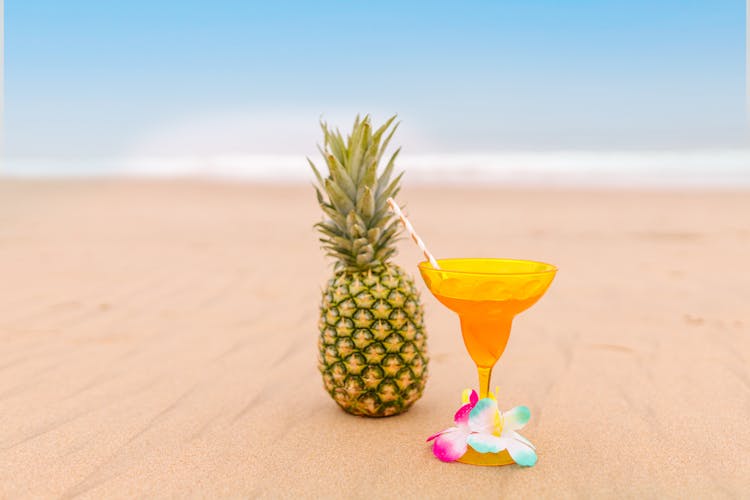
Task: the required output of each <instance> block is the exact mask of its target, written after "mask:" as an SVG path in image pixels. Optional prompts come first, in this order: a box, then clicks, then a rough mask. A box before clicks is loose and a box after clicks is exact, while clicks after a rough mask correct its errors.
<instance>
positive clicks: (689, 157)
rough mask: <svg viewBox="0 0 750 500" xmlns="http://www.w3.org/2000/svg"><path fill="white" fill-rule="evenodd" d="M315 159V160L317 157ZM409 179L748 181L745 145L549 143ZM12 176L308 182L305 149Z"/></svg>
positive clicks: (27, 164) (424, 161) (445, 160)
mask: <svg viewBox="0 0 750 500" xmlns="http://www.w3.org/2000/svg"><path fill="white" fill-rule="evenodd" d="M313 160H314V161H318V163H319V166H323V165H322V161H321V160H319V159H316V158H313ZM398 168H399V169H402V170H406V172H407V174H406V177H405V181H406V182H409V183H439V184H456V183H460V184H488V183H489V184H509V185H552V186H554V185H565V186H575V185H583V186H587V185H615V186H619V185H636V186H638V185H666V186H697V187H701V186H729V187H731V186H736V185H742V186H750V149H748V150H744V149H743V150H693V151H687V150H680V151H618V152H611V151H610V152H605V151H548V152H504V153H471V154H426V155H411V156H408V155H404V156H403V157H400V158H399V162H398ZM0 172H3V173H4V174H6V175H11V176H16V177H71V176H76V177H80V176H125V177H162V178H172V177H197V178H209V179H225V180H246V181H259V182H292V183H298V182H308V181H311V180H312V178H313V177H312V174H311V172H310V168H309V166H308V165H307V162H306V161H305V157H304V156H303V155H193V156H164V157H159V156H153V157H148V156H140V157H131V158H97V159H86V160H59V159H34V160H31V159H6V161H5V165H4V168H3V169H2V170H1V171H0Z"/></svg>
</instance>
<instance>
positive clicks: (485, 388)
mask: <svg viewBox="0 0 750 500" xmlns="http://www.w3.org/2000/svg"><path fill="white" fill-rule="evenodd" d="M477 371H478V372H479V398H480V399H481V398H486V397H487V396H488V395H489V393H490V378H491V377H492V367H491V366H490V367H489V368H484V367H480V366H478V367H477Z"/></svg>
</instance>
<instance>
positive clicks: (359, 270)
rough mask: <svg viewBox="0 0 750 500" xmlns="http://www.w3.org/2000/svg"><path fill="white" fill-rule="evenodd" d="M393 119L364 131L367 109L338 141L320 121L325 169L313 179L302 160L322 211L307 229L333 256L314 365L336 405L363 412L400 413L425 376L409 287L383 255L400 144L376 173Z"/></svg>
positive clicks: (418, 309)
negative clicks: (315, 232) (315, 231)
mask: <svg viewBox="0 0 750 500" xmlns="http://www.w3.org/2000/svg"><path fill="white" fill-rule="evenodd" d="M395 118H396V117H395V116H394V117H392V118H390V119H389V120H388V121H386V122H385V124H383V125H382V126H381V127H380V128H378V129H377V130H375V131H373V129H372V126H371V124H370V118H369V116H365V117H364V119H360V117H359V116H357V119H356V120H355V122H354V128H353V130H352V133H351V135H350V136H348V137H347V138H346V140H344V138H343V137H342V135H341V132H339V131H338V130H333V129H329V128H328V126H327V125H326V124H325V123H321V128H322V129H323V135H324V147H323V148H322V149H320V148H319V149H320V152H321V154H322V155H323V157H324V159H325V163H326V164H327V166H328V173H329V175H328V176H327V177H323V175H321V173H320V171H319V170H318V169H317V168H316V166H315V164H314V163H313V162H312V161H311V160H310V159H309V158H308V162H309V163H310V166H311V167H312V169H313V172H314V173H315V176H316V178H317V181H318V185H317V186H315V191H316V194H317V197H318V203H319V204H320V207H321V208H322V209H323V212H324V213H325V217H324V220H323V221H322V222H319V223H318V224H316V227H317V228H318V230H320V232H321V233H322V236H323V237H322V238H321V239H320V241H321V242H322V248H323V249H325V250H326V254H327V255H328V256H331V257H333V258H335V259H336V263H335V266H334V275H333V277H332V278H331V279H330V280H329V281H328V284H327V286H326V288H325V289H324V290H323V298H322V303H321V307H320V322H319V329H320V338H319V340H318V347H319V350H320V356H319V365H318V366H319V369H320V372H321V373H322V375H323V384H324V386H325V389H326V390H327V391H328V393H329V394H330V395H331V397H332V398H333V399H334V400H335V401H336V403H338V404H339V406H341V408H343V409H344V410H345V411H347V412H349V413H352V414H354V415H364V416H368V417H385V416H389V415H396V414H398V413H401V412H404V411H406V410H407V409H408V408H409V407H410V406H411V405H412V404H413V403H414V402H415V401H416V400H417V399H419V398H420V396H421V395H422V391H423V389H424V386H425V382H426V379H427V361H428V359H427V351H426V345H425V330H424V321H423V318H422V311H423V309H422V304H421V302H420V298H419V292H418V291H417V288H416V287H415V286H414V281H413V280H412V278H411V277H410V276H409V275H407V274H406V273H405V272H404V270H403V269H401V268H400V267H398V266H397V265H395V264H393V263H392V262H390V258H391V257H392V256H393V255H394V254H395V253H396V249H395V246H394V245H395V241H396V238H397V236H398V233H399V229H400V227H399V222H398V219H397V218H396V217H395V216H393V215H392V214H391V212H390V210H389V208H388V204H387V203H386V200H387V199H388V197H395V196H396V194H397V193H398V191H399V189H400V188H399V181H400V180H401V176H402V175H403V172H402V173H401V174H399V175H397V176H396V177H395V178H394V179H393V180H391V176H392V174H393V169H394V162H395V160H396V157H397V156H398V153H399V151H400V149H401V148H399V149H397V150H396V151H395V152H394V153H393V155H392V156H391V157H390V159H389V161H388V163H387V164H386V166H385V168H384V169H382V171H380V172H379V171H378V166H379V164H380V160H381V157H382V156H383V152H384V150H385V149H386V147H387V146H388V143H389V142H390V140H391V137H393V133H394V132H395V131H396V128H397V127H398V124H395V125H394V120H395Z"/></svg>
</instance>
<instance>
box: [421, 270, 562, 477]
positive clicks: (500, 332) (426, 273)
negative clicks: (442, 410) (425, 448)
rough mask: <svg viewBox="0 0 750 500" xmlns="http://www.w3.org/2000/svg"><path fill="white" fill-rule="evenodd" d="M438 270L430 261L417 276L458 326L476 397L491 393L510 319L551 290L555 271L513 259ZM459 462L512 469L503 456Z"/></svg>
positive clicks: (483, 455)
mask: <svg viewBox="0 0 750 500" xmlns="http://www.w3.org/2000/svg"><path fill="white" fill-rule="evenodd" d="M437 262H438V265H439V266H440V269H435V268H434V267H433V266H432V265H431V264H430V262H429V261H425V262H421V263H420V264H419V271H420V273H421V274H422V278H423V279H424V282H425V283H426V284H427V287H428V288H429V289H430V292H432V294H433V295H434V296H435V298H437V299H438V300H439V301H440V302H441V303H442V304H443V305H445V306H446V307H447V308H448V309H450V310H452V311H454V312H456V313H457V314H458V317H459V319H460V320H461V334H462V335H463V339H464V345H465V346H466V350H467V351H468V352H469V356H471V359H473V360H474V363H475V364H476V367H477V373H478V374H479V397H480V398H485V397H487V396H488V394H489V390H490V378H491V376H492V368H493V367H494V366H495V363H496V362H497V360H498V359H500V356H502V354H503V351H505V346H506V344H507V343H508V337H509V336H510V328H511V324H512V323H513V318H514V317H515V316H516V315H517V314H518V313H520V312H522V311H525V310H526V309H528V308H529V307H531V306H532V305H534V303H536V301H538V300H539V299H540V298H541V296H542V295H544V293H545V292H546V291H547V288H549V285H550V283H552V279H553V278H554V277H555V273H556V272H557V268H556V267H555V266H553V265H551V264H545V263H543V262H534V261H530V260H515V259H440V260H438V261H437ZM459 461H460V462H464V463H470V464H475V465H505V464H510V463H513V459H512V458H511V457H510V455H509V454H508V452H507V451H503V452H501V453H478V452H476V451H475V450H474V449H473V448H471V447H469V448H468V451H467V452H466V454H465V455H464V456H463V457H462V458H460V459H459Z"/></svg>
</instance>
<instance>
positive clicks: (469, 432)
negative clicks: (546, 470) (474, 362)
mask: <svg viewBox="0 0 750 500" xmlns="http://www.w3.org/2000/svg"><path fill="white" fill-rule="evenodd" d="M467 392H468V390H467V391H464V398H463V399H464V402H465V403H466V404H464V405H463V406H462V407H461V408H459V409H458V411H457V412H456V415H455V416H454V417H453V421H454V422H455V424H456V425H455V426H454V427H450V428H448V429H446V430H444V431H442V432H439V433H437V434H435V435H433V436H430V437H429V438H427V441H428V442H429V441H432V440H434V441H435V442H434V443H433V445H432V452H433V453H434V454H435V456H436V457H438V458H439V459H440V460H442V461H443V462H453V461H455V460H458V459H459V458H461V457H462V456H463V455H464V453H466V450H467V446H469V445H470V446H471V447H472V448H474V449H475V450H476V451H478V452H479V453H499V452H501V451H503V450H508V453H509V454H510V456H511V458H512V459H513V460H514V461H515V462H516V463H517V464H518V465H523V466H527V467H531V466H532V465H534V464H535V463H536V459H537V457H536V452H535V451H534V450H535V449H536V448H534V445H533V444H531V442H530V441H529V440H528V439H526V438H525V437H523V436H521V435H520V434H519V433H517V432H516V431H517V430H519V429H521V428H523V426H524V425H526V422H528V421H529V418H530V417H531V412H530V411H529V409H528V408H527V407H525V406H516V407H515V408H513V409H510V410H508V411H506V412H501V411H500V410H499V409H498V407H497V398H496V396H495V395H494V394H490V396H489V397H486V398H483V399H479V396H478V395H477V393H476V391H471V394H468V397H467ZM467 400H468V401H467Z"/></svg>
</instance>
